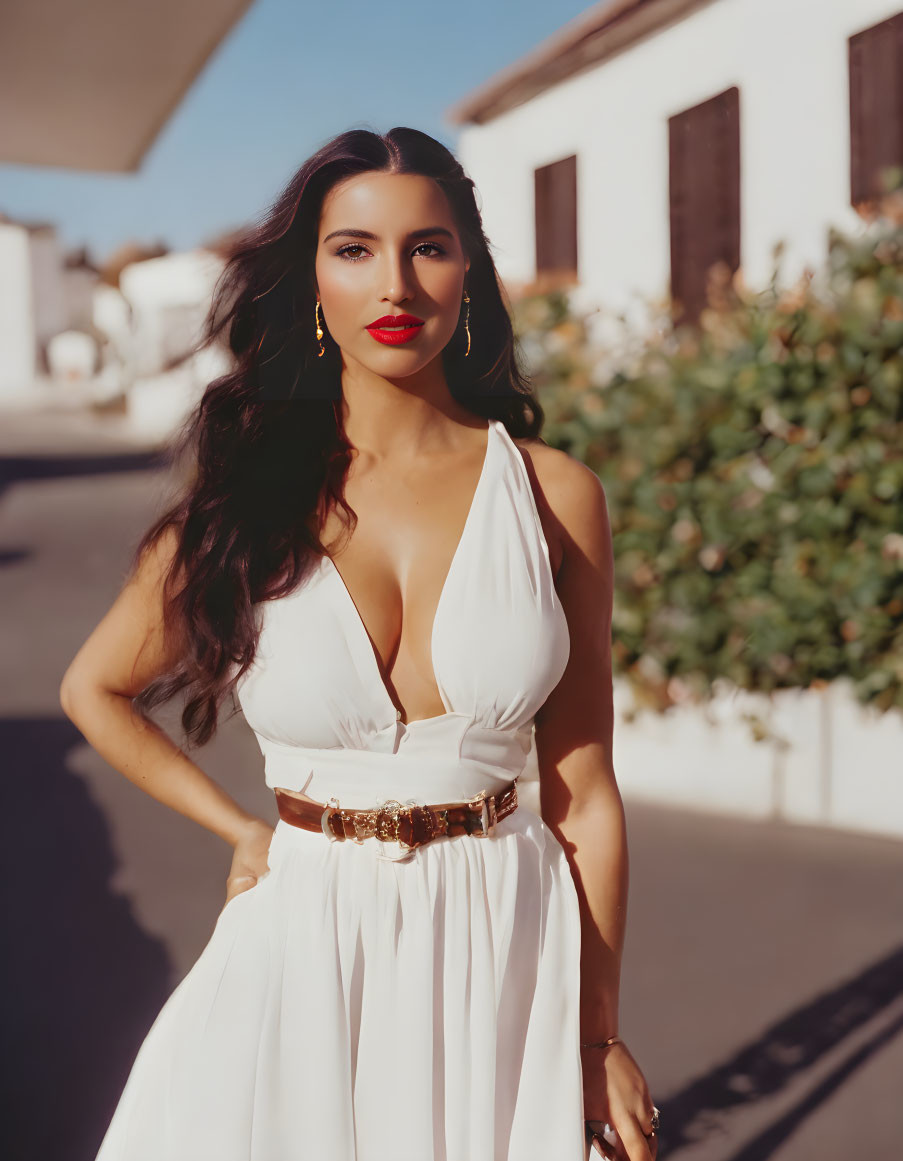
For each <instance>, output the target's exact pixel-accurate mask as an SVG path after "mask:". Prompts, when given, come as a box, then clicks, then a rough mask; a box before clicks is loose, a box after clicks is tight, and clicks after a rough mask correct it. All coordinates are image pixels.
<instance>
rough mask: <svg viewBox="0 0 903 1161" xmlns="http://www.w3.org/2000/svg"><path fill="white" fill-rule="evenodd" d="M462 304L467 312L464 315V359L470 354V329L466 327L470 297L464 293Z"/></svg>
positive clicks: (468, 318)
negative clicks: (465, 346)
mask: <svg viewBox="0 0 903 1161" xmlns="http://www.w3.org/2000/svg"><path fill="white" fill-rule="evenodd" d="M464 302H465V303H466V304H467V310H466V311H465V313H464V330H465V331H467V350H466V351H465V352H464V358H465V359H466V358H467V356H468V355H469V354H470V327H469V326H468V325H467V324H468V323H469V322H470V295H469V294H468V293H467V291H466V290H465V291H464Z"/></svg>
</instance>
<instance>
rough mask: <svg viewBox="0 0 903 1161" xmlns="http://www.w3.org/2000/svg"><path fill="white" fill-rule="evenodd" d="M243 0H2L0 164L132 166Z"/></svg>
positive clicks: (120, 169) (126, 169) (128, 169)
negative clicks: (76, 0)
mask: <svg viewBox="0 0 903 1161" xmlns="http://www.w3.org/2000/svg"><path fill="white" fill-rule="evenodd" d="M250 3H251V0H190V2H187V3H186V0H151V2H142V0H79V3H77V4H76V3H73V0H20V3H16V4H4V5H3V12H2V17H0V111H2V113H0V162H8V163H14V164H22V165H53V166H64V167H68V168H72V169H79V170H99V171H102V172H108V173H133V172H135V171H136V170H137V169H138V167H139V166H140V164H141V160H142V158H143V157H144V155H145V153H146V152H147V151H148V149H149V148H150V147H151V145H152V144H153V142H154V140H155V139H156V137H157V135H158V134H159V132H160V131H161V129H162V128H163V126H164V125H165V124H166V122H167V121H168V119H169V118H170V116H171V115H172V113H173V112H174V111H175V109H177V108H178V105H179V102H180V101H181V100H182V98H183V97H184V95H185V93H186V92H187V91H188V89H189V88H190V86H191V85H192V83H193V82H194V80H195V79H196V77H197V76H198V74H199V73H200V71H201V69H202V68H203V67H204V65H205V64H206V62H207V60H208V58H209V57H210V55H211V54H212V53H213V51H214V50H215V49H216V48H217V46H218V45H219V44H220V42H221V41H222V40H223V38H224V37H225V36H226V34H227V33H228V32H229V30H230V29H231V28H232V27H233V25H234V24H235V23H236V22H237V21H238V20H239V19H240V18H241V16H243V15H244V13H245V11H246V10H247V8H248V7H249V6H250Z"/></svg>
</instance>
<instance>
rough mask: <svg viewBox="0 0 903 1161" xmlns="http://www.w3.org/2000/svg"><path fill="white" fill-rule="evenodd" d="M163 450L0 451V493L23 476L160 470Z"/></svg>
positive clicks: (164, 462)
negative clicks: (84, 452) (16, 453)
mask: <svg viewBox="0 0 903 1161" xmlns="http://www.w3.org/2000/svg"><path fill="white" fill-rule="evenodd" d="M167 454H168V453H165V452H163V451H157V450H152V451H134V452H132V451H129V452H115V453H113V454H106V455H96V454H95V455H83V456H78V455H50V456H39V455H23V456H9V455H0V494H2V493H3V492H4V491H6V489H7V488H8V487H10V485H12V484H18V483H20V482H22V481H24V480H29V481H34V480H61V479H67V478H70V477H75V476H108V475H116V474H118V473H121V472H146V471H152V470H158V469H160V470H162V469H166V468H167V467H168V466H169V462H168V460H167V458H166V456H167Z"/></svg>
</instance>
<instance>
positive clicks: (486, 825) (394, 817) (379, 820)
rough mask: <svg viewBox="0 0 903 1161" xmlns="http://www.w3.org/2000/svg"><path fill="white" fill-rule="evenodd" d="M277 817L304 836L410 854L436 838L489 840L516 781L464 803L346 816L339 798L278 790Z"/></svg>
mask: <svg viewBox="0 0 903 1161" xmlns="http://www.w3.org/2000/svg"><path fill="white" fill-rule="evenodd" d="M275 794H276V805H277V807H278V808H279V817H280V818H281V819H283V821H284V822H287V823H290V824H291V825H292V826H298V827H301V828H302V829H303V830H311V831H322V832H323V834H325V835H326V837H327V838H328V839H330V840H331V841H332V842H344V841H345V840H346V839H349V838H350V839H352V840H353V841H354V842H356V843H362V842H363V841H364V840H365V839H367V838H377V839H379V840H380V841H382V842H397V843H398V844H399V846H400V847H401V848H402V849H406V850H413V849H414V848H415V847H419V846H423V844H424V843H428V842H429V841H430V840H431V839H434V838H438V837H439V836H440V835H449V836H454V835H461V834H472V835H475V836H476V837H478V838H487V837H489V836H490V835H491V834H492V833H493V831H494V830H495V824H496V823H497V822H498V821H499V820H500V819H502V818H504V817H505V816H506V815H508V814H511V812H512V811H513V810H516V809H517V779H515V780H514V781H513V782H510V783H509V784H508V785H507V786H506V787H505V788H504V790H502V791H501V792H500V793H499V794H487V793H486V791H485V790H481V791H480V793H479V794H477V795H475V796H474V797H473V798H470V799H467V800H465V801H463V802H461V801H459V802H441V803H438V804H436V805H433V804H430V805H428V806H424V805H421V804H419V803H416V802H413V801H411V800H410V799H409V800H408V802H407V803H405V804H402V803H400V802H398V801H396V800H395V799H389V800H388V801H387V802H383V803H381V804H380V805H379V806H378V807H376V808H375V809H372V810H367V809H360V810H350V809H347V808H343V807H341V806H340V805H339V801H338V799H337V798H331V799H330V800H329V802H328V803H322V802H309V801H307V800H306V799H303V798H296V797H295V796H294V795H293V794H288V793H286V792H285V791H283V790H281V789H280V788H279V787H276V789H275Z"/></svg>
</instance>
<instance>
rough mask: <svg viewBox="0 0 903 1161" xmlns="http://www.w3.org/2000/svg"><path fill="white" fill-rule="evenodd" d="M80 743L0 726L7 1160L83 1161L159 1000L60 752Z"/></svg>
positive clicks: (164, 975)
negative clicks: (2, 775)
mask: <svg viewBox="0 0 903 1161" xmlns="http://www.w3.org/2000/svg"><path fill="white" fill-rule="evenodd" d="M82 742H83V738H82V735H81V734H80V733H79V731H78V730H77V729H76V728H75V726H73V725H72V724H71V723H70V722H68V721H67V720H65V719H62V720H53V719H47V720H28V721H16V720H8V721H4V722H0V754H2V755H3V760H4V766H5V770H4V777H3V779H2V787H3V790H2V793H3V818H4V819H5V826H4V834H3V839H2V843H0V850H2V852H3V861H4V865H3V868H2V884H3V895H4V900H3V902H4V914H5V924H6V929H5V936H6V939H5V948H4V957H3V959H4V965H3V966H4V969H5V983H4V987H3V996H4V1000H5V1010H4V1024H5V1030H4V1034H3V1057H4V1061H5V1063H6V1073H7V1075H6V1078H5V1084H4V1086H3V1090H4V1091H3V1096H4V1100H3V1104H4V1105H5V1107H4V1108H3V1110H2V1130H0V1132H2V1147H0V1153H2V1156H4V1157H9V1158H15V1159H16V1161H93V1158H94V1156H95V1154H96V1152H97V1149H98V1147H99V1145H100V1140H101V1138H102V1136H103V1133H104V1132H105V1130H106V1126H107V1124H108V1122H109V1119H110V1117H111V1116H112V1114H113V1109H114V1107H115V1103H116V1101H117V1100H118V1097H119V1092H120V1089H121V1085H122V1083H123V1080H124V1078H125V1076H126V1075H127V1073H128V1070H129V1068H130V1066H131V1063H132V1060H133V1059H134V1056H135V1054H136V1052H137V1050H138V1048H139V1046H140V1044H141V1041H142V1039H143V1038H144V1036H145V1035H146V1033H147V1031H148V1029H149V1027H150V1025H151V1023H152V1022H153V1020H154V1018H155V1016H156V1015H157V1012H158V1011H159V1009H160V1007H161V1006H162V1004H163V1003H164V1001H165V1000H166V998H167V996H168V994H169V991H170V986H169V985H170V974H171V973H170V964H169V961H168V957H167V955H166V952H165V950H164V948H163V945H162V944H161V943H160V942H159V941H158V940H156V939H152V938H150V937H149V936H147V935H146V934H145V933H144V932H143V931H142V930H141V928H140V927H139V926H138V925H137V923H136V922H135V920H134V918H133V916H132V913H131V910H130V906H129V902H128V900H127V899H125V898H122V897H121V896H118V895H115V894H113V893H112V891H111V889H110V880H111V876H112V874H113V872H114V870H115V859H114V854H113V850H112V846H111V841H110V831H109V828H108V826H107V823H106V820H105V818H104V816H103V814H102V813H101V811H100V809H99V808H98V807H97V805H96V804H95V803H94V802H93V801H92V800H91V797H90V795H89V793H88V789H87V787H86V785H85V783H84V782H83V781H82V780H81V779H80V778H79V777H78V776H77V775H75V774H72V773H70V772H69V771H68V770H67V768H66V756H67V753H68V751H69V750H70V749H71V748H73V747H74V746H76V745H78V744H80V743H82ZM161 1161H163V1159H162V1158H161Z"/></svg>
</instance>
